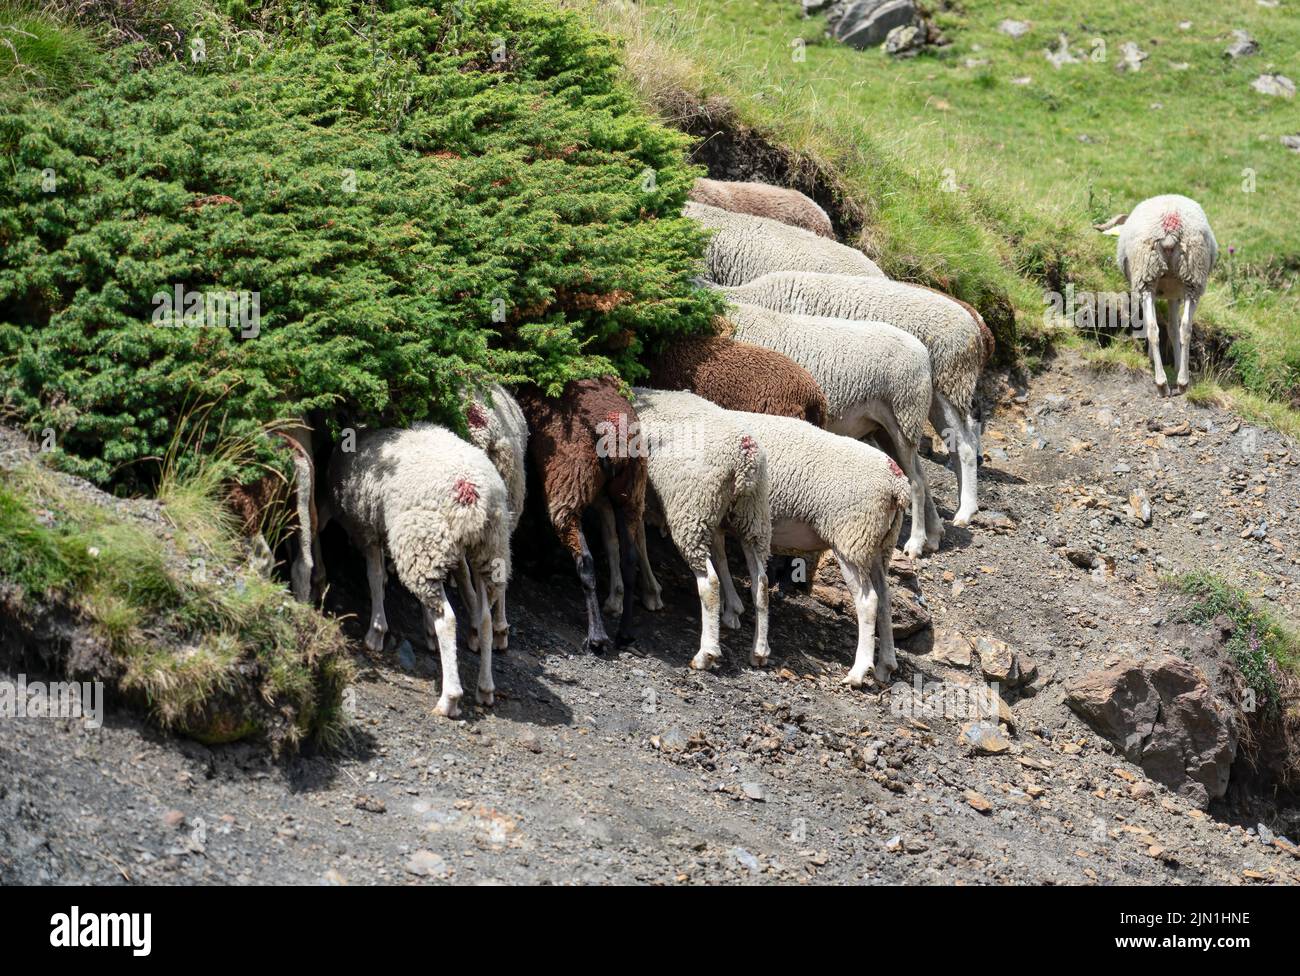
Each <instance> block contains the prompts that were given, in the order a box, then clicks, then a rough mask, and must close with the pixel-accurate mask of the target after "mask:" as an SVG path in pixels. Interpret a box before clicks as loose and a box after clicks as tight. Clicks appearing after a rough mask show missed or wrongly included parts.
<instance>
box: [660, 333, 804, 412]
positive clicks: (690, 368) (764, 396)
mask: <svg viewBox="0 0 1300 976" xmlns="http://www.w3.org/2000/svg"><path fill="white" fill-rule="evenodd" d="M646 368H647V369H648V370H649V374H650V375H649V379H648V381H647V385H649V386H651V387H653V388H655V389H660V390H688V391H690V392H692V393H696V394H698V395H699V396H702V397H704V399H706V400H712V401H713V402H714V403H716V404H717V405H718V406H720V407H723V408H724V409H727V410H743V411H751V412H753V413H770V414H776V415H778V416H781V417H797V418H799V419H800V420H806V421H808V423H810V424H813V425H814V426H817V427H822V426H824V425H825V423H826V413H827V406H826V394H825V393H823V392H822V389H821V387H819V386H818V385H817V381H816V380H815V379H813V378H812V375H811V374H810V373H809V372H808V371H807V370H806V369H804V368H803V367H802V366H800V365H799V364H798V363H796V362H795V361H794V360H793V359H791V358H790V357H789V356H785V355H782V354H781V353H779V352H774V351H772V350H770V349H764V348H763V347H761V346H756V345H753V344H752V343H748V342H736V341H735V340H733V339H728V338H724V337H722V336H693V337H691V338H687V339H679V340H676V341H675V342H673V343H672V344H671V345H669V346H667V347H666V348H665V349H664V350H663V351H662V352H661V353H659V354H658V355H656V356H652V357H650V358H649V359H648V360H647V362H646Z"/></svg>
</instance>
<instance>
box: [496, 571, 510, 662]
mask: <svg viewBox="0 0 1300 976" xmlns="http://www.w3.org/2000/svg"><path fill="white" fill-rule="evenodd" d="M494 585H495V586H496V588H497V589H496V595H495V596H494V597H493V598H492V646H493V647H494V648H495V649H496V650H498V651H504V650H506V649H508V648H509V647H510V621H508V620H506V588H505V587H504V586H501V585H500V584H499V583H498V584H494Z"/></svg>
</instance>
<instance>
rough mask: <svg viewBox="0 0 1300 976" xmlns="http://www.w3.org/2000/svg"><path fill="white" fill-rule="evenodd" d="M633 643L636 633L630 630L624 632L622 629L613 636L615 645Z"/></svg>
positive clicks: (628, 645) (622, 645) (630, 644)
mask: <svg viewBox="0 0 1300 976" xmlns="http://www.w3.org/2000/svg"><path fill="white" fill-rule="evenodd" d="M635 643H636V634H633V633H631V632H628V633H626V634H625V633H623V632H622V631H619V632H618V633H617V634H616V635H615V636H614V646H615V647H631V646H632V645H633V644H635Z"/></svg>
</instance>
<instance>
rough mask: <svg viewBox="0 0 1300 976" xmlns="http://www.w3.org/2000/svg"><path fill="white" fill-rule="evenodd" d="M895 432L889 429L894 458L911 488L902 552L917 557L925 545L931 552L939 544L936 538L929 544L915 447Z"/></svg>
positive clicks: (924, 490) (923, 489) (924, 489)
mask: <svg viewBox="0 0 1300 976" xmlns="http://www.w3.org/2000/svg"><path fill="white" fill-rule="evenodd" d="M896 432H897V428H895V431H891V437H892V439H893V441H894V444H895V445H897V446H896V448H895V450H896V451H897V453H898V456H897V458H896V460H897V461H898V466H899V467H900V468H902V469H903V474H904V475H906V476H907V483H908V485H910V486H911V490H912V531H911V533H910V534H909V535H908V537H907V542H906V543H905V544H904V545H903V552H905V553H906V554H907V555H908V556H910V557H911V558H912V559H919V558H920V556H921V554H922V553H923V552H925V551H926V549H927V547H928V548H929V551H931V552H933V551H934V550H936V549H938V548H939V544H938V541H937V540H936V541H935V543H934V544H933V545H930V538H929V536H928V534H927V529H928V528H929V524H928V522H927V521H926V508H925V504H926V500H927V495H928V492H927V486H926V483H925V477H924V476H923V475H921V474H920V470H921V465H920V463H919V459H918V458H917V456H916V448H915V446H913V447H910V448H909V447H908V446H907V442H906V441H904V440H902V439H901V436H896Z"/></svg>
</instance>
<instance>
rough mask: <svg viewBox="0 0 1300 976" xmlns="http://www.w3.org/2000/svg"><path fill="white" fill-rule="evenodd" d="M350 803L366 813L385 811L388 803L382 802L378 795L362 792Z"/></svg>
mask: <svg viewBox="0 0 1300 976" xmlns="http://www.w3.org/2000/svg"><path fill="white" fill-rule="evenodd" d="M352 805H353V806H354V807H356V808H357V809H358V810H365V811H366V812H367V813H385V812H387V810H388V804H386V803H384V801H383V800H381V799H380V798H379V797H377V796H370V795H368V794H364V793H363V794H362V795H360V796H358V797H357V798H356V799H355V800H353V801H352Z"/></svg>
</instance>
